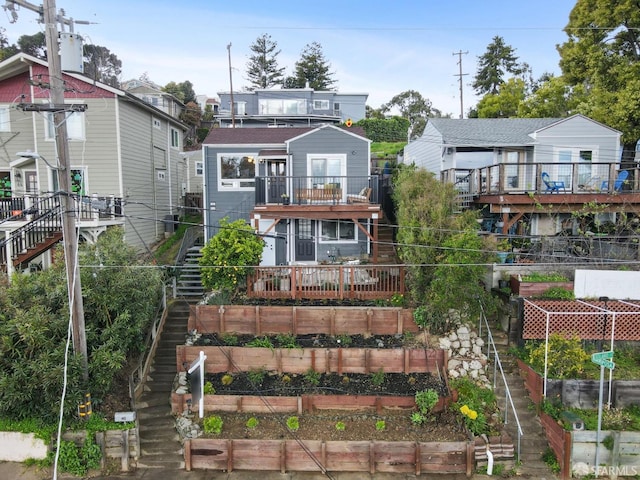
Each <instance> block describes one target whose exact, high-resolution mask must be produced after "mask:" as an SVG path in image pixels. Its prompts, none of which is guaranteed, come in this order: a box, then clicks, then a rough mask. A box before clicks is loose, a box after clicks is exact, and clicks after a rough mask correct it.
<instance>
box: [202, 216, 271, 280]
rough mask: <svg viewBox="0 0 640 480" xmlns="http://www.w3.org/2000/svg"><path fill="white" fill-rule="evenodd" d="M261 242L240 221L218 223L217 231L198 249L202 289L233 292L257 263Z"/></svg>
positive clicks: (261, 246) (225, 219) (262, 242)
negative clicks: (200, 251) (200, 250)
mask: <svg viewBox="0 0 640 480" xmlns="http://www.w3.org/2000/svg"><path fill="white" fill-rule="evenodd" d="M263 248H264V240H262V238H260V237H259V236H257V235H256V234H255V232H254V231H253V228H251V226H250V225H247V223H246V222H245V221H244V220H236V221H234V222H229V219H228V218H227V217H225V218H223V219H221V220H220V229H219V231H218V233H217V234H216V235H214V236H213V237H212V238H211V239H210V240H209V241H208V242H207V244H206V245H205V246H204V247H203V248H202V257H201V258H200V265H201V266H202V269H201V274H202V285H203V286H204V287H205V288H208V289H220V290H233V291H237V289H238V288H239V286H240V285H241V284H242V282H243V281H244V279H245V278H246V276H247V275H248V274H250V273H251V271H252V267H253V266H256V265H258V264H259V263H260V259H261V258H262V250H263Z"/></svg>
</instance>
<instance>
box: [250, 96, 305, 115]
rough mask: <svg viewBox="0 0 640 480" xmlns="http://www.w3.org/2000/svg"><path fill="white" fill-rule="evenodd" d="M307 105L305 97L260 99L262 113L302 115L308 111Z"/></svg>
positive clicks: (259, 108)
mask: <svg viewBox="0 0 640 480" xmlns="http://www.w3.org/2000/svg"><path fill="white" fill-rule="evenodd" d="M305 105H306V103H305V101H304V100H303V99H292V100H282V99H279V100H276V99H260V100H258V111H259V112H260V115H302V114H305V113H307V112H306V109H305Z"/></svg>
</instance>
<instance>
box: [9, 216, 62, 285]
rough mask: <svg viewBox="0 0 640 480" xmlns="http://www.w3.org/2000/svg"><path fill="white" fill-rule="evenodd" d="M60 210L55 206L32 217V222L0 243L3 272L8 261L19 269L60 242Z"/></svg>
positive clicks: (14, 231) (16, 230) (11, 233)
mask: <svg viewBox="0 0 640 480" xmlns="http://www.w3.org/2000/svg"><path fill="white" fill-rule="evenodd" d="M60 208H61V207H60V206H59V205H57V206H55V207H54V208H50V209H48V210H46V211H44V212H41V213H39V214H37V215H34V217H35V218H34V219H33V220H31V221H30V222H28V223H26V224H24V225H22V226H21V227H19V228H17V229H15V230H13V231H11V232H10V233H9V234H8V236H7V237H6V238H4V239H3V240H2V241H1V242H0V268H1V269H2V270H3V271H4V272H6V271H7V264H8V262H9V261H10V262H11V264H12V266H13V267H14V268H19V267H20V266H21V265H25V264H27V263H28V262H29V261H30V260H32V259H34V258H36V257H37V256H38V255H40V254H42V253H43V252H45V251H47V250H49V249H50V248H51V247H53V246H54V245H55V244H56V243H58V242H59V241H60V240H62V224H61V222H60ZM9 251H10V252H11V253H10V254H9ZM9 255H10V256H11V258H10V259H9V258H8V257H9Z"/></svg>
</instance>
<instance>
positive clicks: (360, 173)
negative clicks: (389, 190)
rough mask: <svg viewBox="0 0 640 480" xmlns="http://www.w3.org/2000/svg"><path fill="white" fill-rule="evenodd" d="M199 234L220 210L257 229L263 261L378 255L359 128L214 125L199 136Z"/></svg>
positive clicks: (373, 186)
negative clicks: (201, 167)
mask: <svg viewBox="0 0 640 480" xmlns="http://www.w3.org/2000/svg"><path fill="white" fill-rule="evenodd" d="M203 155H204V173H205V184H204V185H205V186H204V207H205V216H204V218H205V225H206V228H205V230H206V232H205V239H209V238H210V237H211V236H213V235H215V233H216V231H217V227H218V222H219V220H220V219H221V218H223V217H229V219H230V220H235V219H239V218H242V219H245V220H247V221H249V222H251V224H252V225H253V226H254V227H255V230H256V232H258V233H260V234H262V235H263V238H264V239H265V241H266V247H265V250H264V252H263V258H262V264H263V265H265V266H269V265H283V264H293V263H306V264H316V263H319V262H326V261H335V260H336V259H337V258H338V257H339V258H342V259H344V258H349V257H352V258H360V256H362V255H368V254H370V253H371V254H372V255H373V258H374V259H375V258H376V256H377V241H376V240H377V227H378V220H379V219H380V218H381V215H382V211H381V206H380V202H379V200H378V198H379V192H380V189H379V185H378V178H377V176H372V175H371V165H370V161H369V157H370V141H369V140H368V139H366V138H365V137H364V133H363V131H362V130H361V129H358V128H342V127H336V126H331V125H323V126H320V127H317V128H302V127H299V128H217V129H213V130H211V132H210V133H209V136H208V137H207V138H206V140H205V141H204V144H203Z"/></svg>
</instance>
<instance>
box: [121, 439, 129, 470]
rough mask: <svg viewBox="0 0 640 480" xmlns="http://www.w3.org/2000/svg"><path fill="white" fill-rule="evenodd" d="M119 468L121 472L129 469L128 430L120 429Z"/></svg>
mask: <svg viewBox="0 0 640 480" xmlns="http://www.w3.org/2000/svg"><path fill="white" fill-rule="evenodd" d="M121 469H122V471H123V472H128V471H129V430H122V458H121Z"/></svg>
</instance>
